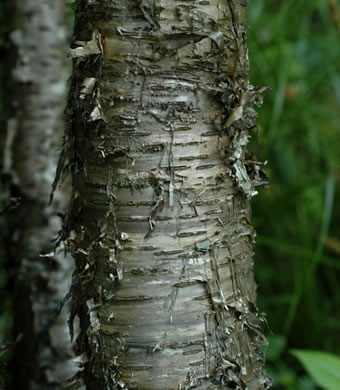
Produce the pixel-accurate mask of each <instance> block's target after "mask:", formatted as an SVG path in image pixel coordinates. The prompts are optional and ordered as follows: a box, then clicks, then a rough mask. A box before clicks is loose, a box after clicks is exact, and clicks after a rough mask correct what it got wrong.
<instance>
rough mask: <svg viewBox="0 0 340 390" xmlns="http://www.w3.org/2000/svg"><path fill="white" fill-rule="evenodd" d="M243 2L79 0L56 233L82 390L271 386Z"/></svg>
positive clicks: (254, 96) (257, 94)
mask: <svg viewBox="0 0 340 390" xmlns="http://www.w3.org/2000/svg"><path fill="white" fill-rule="evenodd" d="M245 5H246V2H244V1H227V0H204V1H203V0H202V1H193V0H155V1H151V0H135V1H125V0H110V1H109V0H106V1H105V0H101V1H99V0H81V1H78V2H77V4H76V7H75V9H76V28H75V43H74V46H73V48H72V49H71V51H70V54H69V55H70V56H71V57H73V58H74V73H73V83H72V90H71V94H70V100H69V106H68V110H69V118H70V122H69V132H68V135H67V136H68V144H67V145H65V147H66V148H67V149H65V152H64V154H63V155H64V159H62V160H65V161H66V160H67V158H68V160H69V161H68V162H67V164H66V165H67V166H68V165H70V166H71V168H72V174H73V183H74V194H73V202H72V207H71V211H70V213H69V216H68V220H67V221H66V224H65V231H64V234H65V235H67V234H68V245H69V246H70V249H71V251H73V255H74V257H75V260H76V264H77V273H76V275H75V278H74V281H73V287H72V289H71V293H72V295H73V312H72V318H71V322H72V319H73V317H74V316H75V315H78V316H79V317H80V323H81V335H80V337H79V339H78V346H79V354H81V356H82V359H83V367H84V371H83V376H84V379H85V382H86V384H87V389H90V390H92V389H106V390H111V389H112V390H113V389H140V390H142V389H143V390H169V389H176V390H180V389H182V390H184V389H191V388H197V389H201V390H205V389H206V390H208V389H209V390H213V389H215V390H217V389H229V388H230V389H249V390H250V389H253V390H259V389H266V388H268V387H269V385H270V381H269V379H268V378H267V377H266V375H265V374H264V372H263V364H264V362H263V360H264V359H263V353H262V351H261V345H262V344H264V343H265V339H264V337H263V333H262V326H263V322H264V320H263V318H262V316H261V315H260V313H259V312H258V310H257V309H256V306H255V289H256V285H255V282H254V278H253V263H252V252H253V228H252V226H251V224H250V222H249V219H250V208H249V198H250V197H252V196H253V195H255V194H256V191H255V189H254V184H255V182H258V181H259V180H258V177H253V178H252V177H250V176H251V175H252V173H251V172H256V175H257V176H259V172H260V170H259V167H258V166H256V167H255V168H256V169H249V166H251V165H250V162H247V161H246V144H247V141H248V136H249V131H250V130H251V129H252V128H253V127H254V126H255V124H254V120H255V117H256V113H255V111H254V110H253V109H252V108H251V105H252V104H253V103H257V102H258V100H261V94H262V93H263V92H264V90H263V89H262V90H257V89H255V88H254V87H252V86H251V85H250V84H249V82H248V78H247V77H248V59H247V47H246V21H245V12H246V9H245ZM65 156H66V157H67V158H66V157H65ZM62 163H63V162H62ZM252 163H253V162H252ZM64 168H65V167H64ZM64 168H63V167H62V166H60V168H59V172H62V171H63V170H64Z"/></svg>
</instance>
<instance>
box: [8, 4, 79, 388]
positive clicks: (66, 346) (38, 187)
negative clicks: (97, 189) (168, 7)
mask: <svg viewBox="0 0 340 390" xmlns="http://www.w3.org/2000/svg"><path fill="white" fill-rule="evenodd" d="M10 3H11V4H7V8H6V11H7V12H8V13H7V16H8V17H9V18H12V23H11V25H12V30H11V31H10V32H9V35H8V37H9V39H8V41H7V48H8V50H9V56H11V60H9V61H8V63H7V64H8V65H10V64H11V65H12V66H13V67H12V69H11V70H9V69H7V74H8V76H9V77H8V79H7V80H6V84H5V86H6V90H7V92H8V95H5V96H6V114H7V139H6V145H5V155H4V171H5V175H6V178H7V181H8V192H9V197H11V198H12V199H13V198H15V199H16V203H17V204H19V206H18V207H17V208H16V209H15V210H12V211H11V212H9V213H8V214H7V221H6V223H7V226H6V228H7V229H6V230H7V242H6V247H7V253H6V257H7V261H8V264H9V267H8V268H9V269H10V270H11V276H10V281H11V282H12V281H13V280H14V279H15V286H14V292H13V294H14V297H13V312H14V319H13V332H14V336H15V338H16V337H17V336H19V335H21V339H20V342H19V343H18V344H17V347H16V349H15V353H14V359H13V362H12V372H14V375H13V383H12V384H11V388H12V389H15V390H23V389H41V390H47V389H60V388H61V383H63V382H64V380H65V379H66V378H67V377H68V376H69V375H72V374H73V373H74V368H75V367H72V365H71V364H70V362H69V359H71V358H72V356H73V354H72V346H71V342H70V337H69V334H68V328H67V325H66V319H65V317H66V315H67V314H66V313H63V314H62V315H61V316H60V317H57V316H56V315H57V311H58V308H59V305H60V301H61V300H62V299H63V298H64V296H65V294H66V293H67V290H68V288H69V284H70V283H69V282H68V280H69V279H70V277H71V272H72V268H73V267H72V263H73V261H72V259H71V258H70V257H68V258H67V257H65V256H63V255H61V254H60V255H56V256H53V255H49V256H46V257H42V256H41V254H48V253H50V252H51V251H53V248H54V245H55V244H54V243H53V242H52V240H53V239H54V238H55V237H56V236H57V233H58V231H59V230H60V225H61V221H60V218H59V217H58V216H57V215H56V214H57V211H61V210H63V208H65V204H66V202H67V200H66V199H65V194H62V193H61V192H58V193H56V201H55V203H54V204H53V206H52V207H47V205H48V202H49V198H50V192H51V186H52V183H53V180H54V176H55V166H56V163H57V159H58V153H59V152H58V148H60V145H61V136H62V130H63V127H64V122H63V109H64V106H65V93H66V69H65V55H66V31H65V9H64V2H63V0H58V1H57V0H51V1H49V0H43V1H41V2H38V3H37V2H36V1H35V0H24V1H20V2H17V3H16V4H13V3H14V2H13V1H10Z"/></svg>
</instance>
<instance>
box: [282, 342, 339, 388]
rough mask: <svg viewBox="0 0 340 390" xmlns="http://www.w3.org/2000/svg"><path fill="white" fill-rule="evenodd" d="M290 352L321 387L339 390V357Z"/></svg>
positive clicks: (309, 352) (299, 351)
mask: <svg viewBox="0 0 340 390" xmlns="http://www.w3.org/2000/svg"><path fill="white" fill-rule="evenodd" d="M290 352H291V354H292V355H294V356H295V357H296V358H297V359H298V360H299V361H300V363H301V364H302V365H303V366H304V368H305V369H306V371H307V372H308V374H309V375H310V376H311V377H312V378H313V379H314V381H315V382H316V383H317V384H318V385H319V386H321V387H322V388H323V389H326V390H339V388H340V358H339V357H338V356H335V355H332V354H330V353H326V352H320V351H312V350H298V349H293V350H291V351H290Z"/></svg>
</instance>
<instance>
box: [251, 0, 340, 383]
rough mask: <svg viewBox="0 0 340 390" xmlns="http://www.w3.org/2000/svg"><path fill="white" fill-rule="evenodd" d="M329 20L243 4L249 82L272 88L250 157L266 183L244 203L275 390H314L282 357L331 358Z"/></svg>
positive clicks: (298, 6) (333, 113)
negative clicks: (320, 354) (261, 165)
mask: <svg viewBox="0 0 340 390" xmlns="http://www.w3.org/2000/svg"><path fill="white" fill-rule="evenodd" d="M338 7H340V4H339V2H338ZM332 12H333V11H332V10H331V9H330V8H329V5H328V2H327V1H323V0H322V1H321V0H311V1H308V2H306V1H304V0H284V1H283V0H280V1H275V2H270V1H266V0H257V1H250V2H249V9H248V25H249V58H250V65H251V75H250V80H251V82H252V84H255V85H258V86H264V85H265V86H270V87H271V88H272V93H271V94H270V95H267V96H266V99H265V102H264V105H263V107H262V108H261V110H260V113H259V114H260V115H259V120H258V137H257V136H256V135H255V134H254V137H253V141H252V145H251V151H252V152H254V153H255V154H256V155H257V156H258V158H259V159H260V160H262V161H265V160H268V165H267V173H268V174H269V177H270V182H271V185H270V187H269V188H267V189H264V190H262V191H260V196H258V197H257V198H255V199H254V201H253V223H254V224H255V228H256V230H257V235H258V237H257V239H256V241H257V246H256V251H255V252H256V254H255V269H256V273H257V275H256V277H257V281H258V285H259V292H258V293H259V298H258V299H259V306H260V308H261V309H262V310H263V311H264V312H266V314H267V319H268V323H269V326H270V328H271V330H272V332H273V334H274V335H275V337H276V339H275V337H274V338H273V337H270V339H271V340H270V341H271V342H272V343H274V344H272V345H271V346H270V347H269V356H268V371H269V372H270V374H271V375H272V376H273V379H274V389H279V388H280V389H289V390H291V389H297V390H300V389H304V388H308V389H313V386H314V385H313V382H312V381H311V379H310V378H308V377H307V376H306V375H305V373H304V372H303V371H301V368H300V366H298V365H297V362H296V360H295V359H292V358H291V356H290V355H289V353H288V350H289V349H290V348H301V349H320V350H324V351H328V352H332V353H335V354H340V337H339V333H340V323H339V322H336V321H335V318H336V317H337V316H339V311H340V284H339V282H338V280H339V267H340V259H339V255H340V225H339V224H338V220H339V218H340V208H339V205H338V204H337V203H336V202H335V201H334V199H336V197H337V196H338V195H339V179H340V155H339V152H338V151H339V147H340V132H339V120H338V115H339V114H338V111H339V106H340V76H339V72H340V51H339V50H337V47H338V45H339V31H337V29H336V25H335V23H334V22H333V15H332ZM258 139H259V141H258ZM280 343H281V344H280ZM279 347H280V348H281V349H279V353H278V352H277V351H278V348H279ZM306 386H307V387H306ZM308 386H309V387H308Z"/></svg>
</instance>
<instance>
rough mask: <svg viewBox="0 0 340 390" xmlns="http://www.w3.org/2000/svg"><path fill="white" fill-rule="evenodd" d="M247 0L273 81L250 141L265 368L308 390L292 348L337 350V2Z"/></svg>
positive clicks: (266, 82) (259, 78) (3, 319)
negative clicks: (257, 179) (260, 172)
mask: <svg viewBox="0 0 340 390" xmlns="http://www.w3.org/2000/svg"><path fill="white" fill-rule="evenodd" d="M71 2H72V0H67V1H66V3H71ZM248 3H249V4H248V25H249V42H248V44H249V58H250V65H251V74H250V80H251V83H252V84H254V85H256V86H269V87H271V88H272V92H271V93H270V94H266V97H265V101H264V104H263V106H262V108H261V109H260V110H259V119H258V128H257V131H255V132H254V134H253V137H252V141H251V145H250V150H251V151H252V152H254V153H255V155H256V156H257V158H258V159H259V160H260V161H268V164H267V167H266V171H267V174H268V176H269V179H270V182H271V184H270V187H268V188H265V189H261V190H260V194H259V196H257V197H256V198H255V199H254V200H253V203H252V206H253V223H254V225H255V228H256V230H257V238H256V242H257V245H256V248H255V271H256V279H257V283H258V286H259V287H258V305H259V308H260V310H261V311H263V312H265V313H266V317H267V320H268V328H267V337H268V339H269V341H270V345H269V346H268V347H267V348H266V349H267V371H268V373H269V375H270V376H271V377H272V378H273V389H275V390H276V389H284V390H313V389H318V388H319V387H317V385H316V384H315V382H314V380H313V379H312V378H311V377H310V376H309V375H308V374H307V373H306V371H305V370H304V368H303V367H302V365H301V364H300V363H299V362H298V360H297V359H296V358H295V357H294V356H293V355H292V354H291V352H290V351H291V349H293V348H294V349H304V350H319V351H325V352H329V353H332V354H337V355H340V338H339V335H340V321H339V320H340V315H339V314H340V285H339V275H340V223H339V218H340V205H339V204H337V199H338V197H339V191H340V187H339V181H340V153H339V151H340V120H339V119H340V118H339V111H340V45H339V38H340V4H339V1H336V0H308V1H307V0H281V1H280V0H273V1H270V0H249V2H248ZM0 17H1V12H0ZM71 24H72V15H71V11H70V25H71ZM1 43H2V44H3V42H1ZM0 70H1V69H0ZM0 89H1V88H0ZM0 111H2V105H1V104H0ZM2 124H3V123H2ZM1 127H2V128H4V127H3V126H1ZM1 139H2V142H3V135H2V136H1ZM1 192H2V190H1ZM3 204H4V202H3V200H0V206H1V207H0V208H1V209H2V208H3ZM0 224H1V221H0ZM0 258H1V261H2V263H1V264H0V268H1V272H0V275H1V276H0V290H1V296H0V299H1V311H2V313H3V314H2V315H1V316H0V344H1V343H2V342H3V341H5V340H8V329H9V328H10V319H9V318H10V299H9V297H8V296H6V294H5V289H4V287H5V285H6V275H5V273H4V272H3V261H4V259H3V256H2V253H1V245H0ZM4 313H5V314H4ZM0 355H1V353H0ZM0 358H1V356H0ZM0 360H1V359H0ZM0 366H1V361H0ZM339 389H340V384H339Z"/></svg>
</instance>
